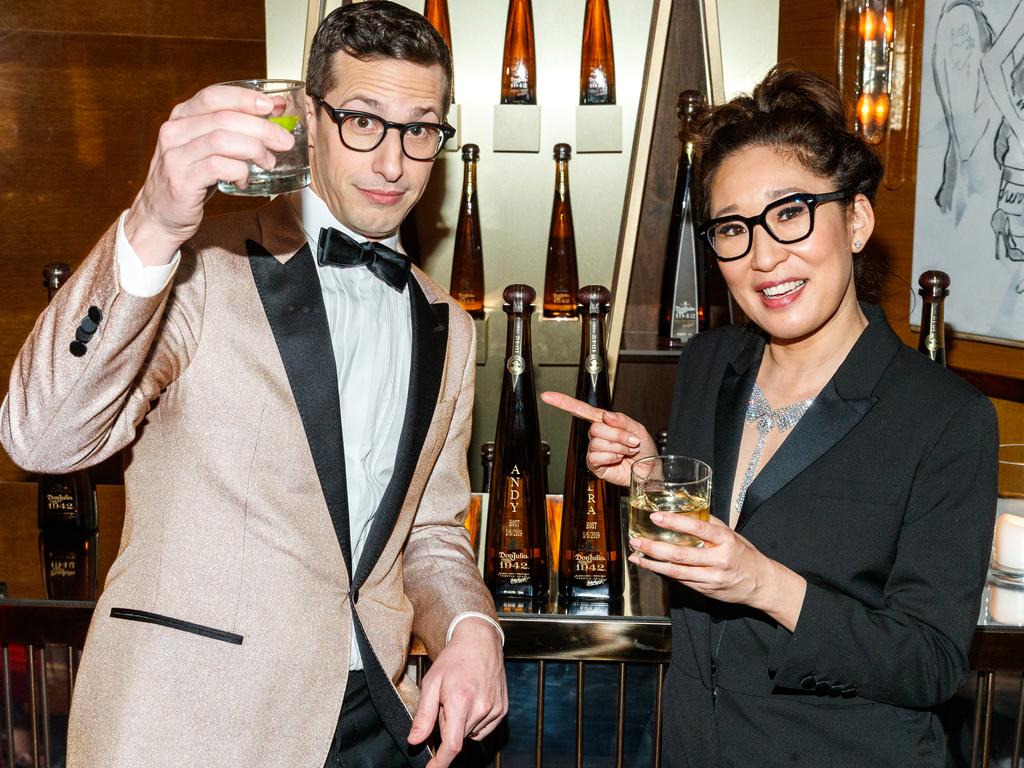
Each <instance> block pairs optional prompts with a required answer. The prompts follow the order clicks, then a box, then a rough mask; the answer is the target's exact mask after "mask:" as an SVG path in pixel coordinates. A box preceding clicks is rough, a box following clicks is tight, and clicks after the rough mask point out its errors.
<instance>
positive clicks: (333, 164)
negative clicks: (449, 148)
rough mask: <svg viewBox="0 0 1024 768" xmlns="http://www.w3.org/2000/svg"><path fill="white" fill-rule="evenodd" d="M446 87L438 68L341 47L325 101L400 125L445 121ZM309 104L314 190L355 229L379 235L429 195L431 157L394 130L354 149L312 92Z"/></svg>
mask: <svg viewBox="0 0 1024 768" xmlns="http://www.w3.org/2000/svg"><path fill="white" fill-rule="evenodd" d="M444 93H445V78H444V70H443V69H442V68H441V67H440V66H429V67H425V66H423V65H420V64H413V63H410V62H406V61H398V60H396V59H374V60H371V61H360V60H359V59H356V58H354V57H352V56H349V55H348V54H347V53H345V52H344V51H339V52H338V53H336V54H335V55H334V87H333V88H331V90H330V91H329V92H328V93H325V94H323V99H324V101H326V102H327V103H328V104H330V105H331V106H332V107H335V108H336V109H353V110H358V111H360V112H370V113H372V114H375V115H379V116H380V117H382V118H384V119H385V120H389V121H391V122H395V123H411V122H429V123H441V122H443V117H444V108H443V107H444V105H443V96H444ZM306 104H307V111H308V113H309V155H310V157H309V163H310V169H311V171H312V175H313V182H312V187H313V191H314V192H316V193H317V195H319V196H320V197H321V198H322V199H323V200H324V201H325V202H326V203H327V206H328V207H329V208H330V209H331V212H332V213H333V214H334V215H335V216H336V217H337V218H338V220H339V221H340V222H341V223H342V224H344V225H345V226H347V227H349V228H350V229H352V230H353V231H355V232H358V233H359V234H361V235H363V236H365V237H368V238H370V239H377V240H379V239H382V238H385V237H388V236H389V235H392V234H394V232H395V231H397V230H398V227H399V225H400V224H401V223H402V220H403V219H404V218H405V216H406V214H407V213H408V212H409V210H410V209H411V208H412V207H413V205H415V204H416V201H417V200H419V199H420V196H421V195H422V194H423V190H424V188H425V187H426V185H427V180H428V179H429V178H430V171H431V169H432V168H433V167H434V163H433V161H432V160H431V161H423V160H410V159H409V158H408V157H406V156H405V155H404V154H403V153H402V143H401V137H400V135H399V132H398V131H397V130H389V131H388V132H387V134H386V135H385V137H384V141H383V142H381V144H380V146H378V147H377V148H376V149H374V150H372V151H370V152H356V151H355V150H351V149H349V148H348V147H346V146H345V145H344V144H342V143H341V137H340V135H339V134H338V124H337V123H335V122H334V120H332V119H331V116H330V115H329V114H328V113H327V112H326V111H325V110H324V109H323V108H321V107H319V106H318V105H317V104H316V103H315V102H314V101H313V100H312V99H310V98H309V97H308V96H307V97H306Z"/></svg>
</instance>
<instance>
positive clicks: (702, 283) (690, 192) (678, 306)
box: [658, 91, 728, 347]
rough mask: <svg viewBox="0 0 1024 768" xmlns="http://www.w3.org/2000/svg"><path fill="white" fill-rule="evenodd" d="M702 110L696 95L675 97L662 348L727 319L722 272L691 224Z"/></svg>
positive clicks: (697, 206)
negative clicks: (673, 169) (676, 125)
mask: <svg viewBox="0 0 1024 768" xmlns="http://www.w3.org/2000/svg"><path fill="white" fill-rule="evenodd" d="M703 112H704V95H703V94H701V93H700V92H699V91H683V92H682V93H680V94H679V104H678V107H677V114H678V116H679V142H680V147H679V163H678V166H677V169H676V182H675V191H674V193H673V195H672V217H671V220H670V223H669V232H668V242H667V244H666V247H665V269H664V272H663V274H662V280H661V309H660V312H659V318H658V343H659V346H662V347H681V346H682V345H683V344H685V343H686V342H687V341H688V340H689V339H690V338H692V337H693V336H694V335H695V334H697V333H699V332H700V331H705V330H708V329H709V328H712V327H715V326H716V325H718V324H722V315H723V313H724V315H726V316H727V315H728V297H727V294H726V293H725V287H724V282H723V281H722V278H721V273H720V272H719V271H718V268H717V266H716V265H715V264H714V263H712V262H713V261H714V260H713V259H710V260H709V259H708V258H707V253H706V249H705V248H704V245H703V243H701V242H700V241H699V240H698V239H697V232H696V228H695V224H694V222H695V212H696V211H698V210H700V200H699V198H698V191H699V188H698V185H697V184H695V183H694V181H695V176H694V162H695V151H696V146H695V138H696V122H697V120H698V119H699V118H700V116H701V114H702V113H703ZM712 294H714V296H713V297H712ZM712 298H713V299H714V301H712ZM712 303H713V304H714V306H712ZM713 320H715V321H717V322H713Z"/></svg>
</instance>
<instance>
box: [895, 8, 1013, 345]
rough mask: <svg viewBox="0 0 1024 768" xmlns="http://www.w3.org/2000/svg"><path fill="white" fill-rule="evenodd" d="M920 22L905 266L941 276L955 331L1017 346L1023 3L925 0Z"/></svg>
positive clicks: (947, 312) (951, 327)
mask: <svg viewBox="0 0 1024 768" xmlns="http://www.w3.org/2000/svg"><path fill="white" fill-rule="evenodd" d="M924 24H925V28H924V49H923V51H922V61H921V102H920V103H921V121H920V131H919V139H918V156H917V191H916V206H915V214H914V255H913V274H914V275H919V274H920V273H921V272H923V271H924V270H927V269H941V270H943V271H945V272H947V273H949V276H950V280H951V287H950V297H949V299H948V300H947V302H946V322H947V323H948V324H949V326H950V330H951V331H952V332H953V333H954V334H955V335H958V336H964V337H969V338H977V339H979V340H982V341H992V342H996V343H1001V344H1011V345H1014V346H1024V0H984V2H981V0H927V2H926V4H925V14H924ZM915 298H916V296H915ZM919 303H920V302H918V304H919ZM912 311H913V312H914V313H915V314H917V313H919V311H920V307H919V306H917V307H915V308H912Z"/></svg>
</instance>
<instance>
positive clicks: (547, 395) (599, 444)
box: [540, 392, 658, 488]
mask: <svg viewBox="0 0 1024 768" xmlns="http://www.w3.org/2000/svg"><path fill="white" fill-rule="evenodd" d="M540 399H541V400H543V401H544V402H545V403H547V404H548V405H551V406H554V407H555V408H559V409H560V410H563V411H565V412H566V413H570V414H572V415H573V416H576V417H577V418H580V419H583V420H584V421H589V422H590V446H589V448H588V450H587V467H589V469H590V471H591V472H593V473H594V475H595V476H597V477H598V478H600V479H601V480H604V481H606V482H609V483H612V484H613V485H621V486H623V487H625V488H628V487H629V470H630V467H632V466H633V462H635V461H636V460H637V459H642V458H644V457H645V456H656V455H657V454H658V447H657V445H655V442H654V438H653V437H651V435H650V433H649V432H648V431H647V430H646V429H644V426H643V425H642V424H641V423H640V422H638V421H634V420H633V419H631V418H629V416H627V415H626V414H624V413H617V412H616V411H606V410H604V409H602V408H595V407H594V406H592V405H589V404H588V403H584V402H583V401H582V400H577V399H576V398H575V397H570V396H569V395H566V394H563V393H562V392H542V393H541V396H540Z"/></svg>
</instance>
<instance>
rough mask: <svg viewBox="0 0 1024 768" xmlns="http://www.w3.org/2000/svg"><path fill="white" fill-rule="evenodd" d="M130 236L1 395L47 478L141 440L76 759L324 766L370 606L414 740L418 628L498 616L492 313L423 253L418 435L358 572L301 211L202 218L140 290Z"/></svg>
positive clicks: (14, 446) (105, 244) (91, 765)
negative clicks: (481, 411) (476, 402)
mask: <svg viewBox="0 0 1024 768" xmlns="http://www.w3.org/2000/svg"><path fill="white" fill-rule="evenodd" d="M115 234H116V230H115V229H114V228H111V230H110V231H108V232H107V234H106V235H105V236H104V237H103V239H102V240H101V241H100V242H99V244H98V245H97V246H96V248H95V249H94V251H93V252H92V253H91V254H90V255H89V257H88V258H87V259H86V260H85V261H84V263H83V264H82V265H81V267H80V268H79V269H78V271H77V272H76V273H75V274H74V276H73V277H72V278H71V280H70V281H69V282H68V283H67V285H65V286H64V287H63V288H61V290H60V291H59V292H58V293H57V295H56V297H55V298H54V300H53V301H52V302H51V304H50V305H49V307H48V308H47V310H46V311H45V312H44V313H43V315H42V316H41V317H40V318H39V320H38V321H37V323H36V325H35V328H34V329H33V331H32V334H31V336H30V337H29V339H28V341H27V342H26V343H25V346H24V347H23V348H22V350H21V352H20V353H19V355H18V358H17V360H16V362H15V366H14V370H13V372H12V375H11V386H10V391H9V393H8V396H7V398H6V400H5V401H4V404H3V406H2V411H0V439H2V442H3V445H4V447H5V448H6V450H7V451H8V453H9V454H10V455H11V458H12V459H13V460H14V461H15V462H17V463H18V464H19V465H20V466H22V467H24V468H25V469H27V470H29V471H33V472H44V473H58V472H67V471H69V470H72V469H75V468H78V467H86V466H89V465H91V464H95V463H97V462H99V461H101V460H102V459H104V458H106V457H107V456H110V455H111V454H113V453H115V452H116V451H119V450H121V449H125V464H126V469H125V496H126V502H127V509H126V514H125V521H124V533H123V536H122V540H121V544H120V551H119V553H118V556H117V559H116V561H115V563H114V565H113V566H112V568H111V569H110V572H109V574H108V576H107V581H106V585H105V588H104V590H103V593H102V596H101V597H100V600H99V603H98V605H97V608H96V612H95V617H94V619H93V623H92V626H91V628H90V631H89V636H88V640H87V642H86V647H85V651H84V654H83V657H82V663H81V667H80V671H79V674H78V680H77V687H76V690H75V694H74V700H73V702H72V713H71V723H70V738H69V742H70V744H69V761H68V765H69V767H70V768H160V767H161V766H167V767H168V768H170V767H171V766H173V767H174V768H178V767H179V766H182V765H196V766H198V765H202V766H208V767H211V766H218V767H220V766H223V767H225V768H226V767H227V766H231V767H232V768H234V767H235V766H246V768H258V767H260V766H266V767H267V768H270V767H271V766H273V767H274V768H281V767H284V766H286V767H287V768H303V767H305V766H308V767H309V768H321V766H322V765H323V763H324V760H325V759H326V755H327V751H328V749H329V747H330V743H331V739H332V736H333V734H334V729H335V724H336V722H337V719H338V713H339V711H340V709H341V704H342V698H343V695H344V690H345V684H346V680H347V676H348V659H349V645H350V642H351V638H352V625H353V623H354V624H355V627H356V635H357V637H358V638H359V642H360V650H361V652H362V657H363V661H364V666H365V671H366V675H367V680H368V683H369V684H370V688H371V691H376V693H374V700H375V703H376V704H377V707H378V709H379V710H381V712H382V715H383V716H384V719H385V721H386V722H387V723H388V726H389V729H393V735H394V736H395V738H396V741H397V742H398V743H404V741H405V739H406V736H407V735H408V730H409V716H408V712H407V708H411V707H413V706H414V704H415V700H416V696H417V692H416V689H415V686H414V685H413V683H412V681H410V680H408V679H407V678H406V677H405V676H404V669H405V662H406V653H407V649H408V647H409V640H410V635H411V634H415V635H416V636H417V637H419V638H420V639H422V640H423V642H424V643H425V645H426V647H427V649H428V651H429V653H430V655H431V656H432V657H433V656H435V655H436V654H437V653H438V652H439V651H440V650H441V649H442V647H443V646H444V643H445V636H446V633H447V630H448V627H449V624H450V623H451V621H452V619H453V618H454V617H455V616H456V615H457V614H458V613H460V612H463V611H479V612H482V613H485V614H486V615H489V616H493V615H494V604H493V602H492V600H491V598H490V596H489V594H488V592H487V590H486V589H485V587H484V585H483V583H482V581H481V579H480V576H479V573H478V571H477V567H476V563H475V558H474V556H473V553H472V551H471V548H470V545H469V541H468V537H467V535H466V532H465V530H464V528H463V526H462V520H463V516H464V514H465V510H466V508H467V506H468V501H469V482H468V476H467V469H466V449H467V443H468V440H469V436H470V420H471V414H472V408H473V381H474V365H475V353H474V349H475V347H474V329H473V325H472V322H471V321H470V319H469V317H468V315H466V314H465V313H464V312H463V311H462V310H461V309H459V308H458V305H457V304H455V303H454V302H453V301H452V300H451V299H450V297H449V296H448V295H447V294H446V293H445V292H444V291H443V290H441V288H440V287H438V286H437V285H436V284H435V283H434V282H433V281H431V280H430V279H429V278H428V277H426V276H425V275H424V274H423V273H422V272H420V271H418V270H415V269H414V270H413V277H412V279H410V281H409V285H408V287H407V289H406V292H407V294H408V295H409V300H410V302H411V307H412V339H413V344H412V367H411V375H410V383H409V396H408V406H407V410H406V413H405V419H404V424H403V431H402V438H401V442H400V445H399V449H398V455H397V458H396V464H395V471H394V475H393V477H392V479H391V483H390V485H389V486H388V487H387V490H386V492H385V494H384V497H383V500H382V501H381V503H380V506H379V507H378V509H377V510H376V513H375V515H374V519H373V526H372V530H371V533H370V534H369V537H368V540H367V542H366V545H365V549H364V550H363V554H362V556H361V559H360V562H359V566H358V568H357V570H356V572H355V573H354V574H353V573H352V572H351V569H350V568H349V567H348V562H349V560H350V554H349V552H350V549H349V534H348V511H347V499H346V486H345V462H344V453H343V443H342V434H341V421H340V410H339V409H340V405H339V402H338V384H337V379H336V376H337V374H336V371H335V364H334V358H333V351H332V347H331V340H330V337H329V332H328V326H327V318H326V314H325V310H324V306H323V300H322V297H321V290H320V284H319V281H318V279H317V276H316V272H315V269H316V265H315V261H314V259H313V257H312V256H311V254H310V253H309V247H308V245H307V243H306V236H305V234H304V233H303V231H302V229H301V227H300V224H299V221H298V219H297V217H296V215H295V213H294V211H293V209H292V207H291V205H290V204H289V203H288V201H287V200H286V199H285V198H277V199H275V200H274V201H272V202H270V203H268V204H267V205H265V206H263V207H262V208H259V209H258V210H256V211H250V212H245V213H242V214H232V215H230V216H225V217H220V218H217V219H211V220H209V221H206V222H204V224H203V226H202V228H201V229H200V231H199V233H198V234H197V235H196V237H195V238H193V240H191V241H190V242H189V243H187V244H186V245H185V246H184V247H183V248H182V261H181V264H180V265H179V267H178V270H177V273H176V275H175V278H174V280H173V281H172V284H171V285H169V286H168V287H167V288H166V289H165V290H164V291H163V292H162V293H160V294H159V295H157V296H154V297H152V298H137V297H134V296H130V295H128V294H126V293H124V292H123V291H121V290H120V289H119V287H118V283H117V279H116V269H115V255H114V244H115ZM85 318H89V319H90V320H88V321H87V320H84V319H85ZM93 326H95V328H94V330H93V332H92V334H91V335H90V334H89V333H88V329H89V328H92V327H93ZM76 334H77V336H78V338H77V339H76ZM112 545H113V543H112V542H109V543H107V546H112ZM350 574H351V575H350ZM403 700H404V704H405V706H402V704H403ZM414 762H420V763H422V762H425V756H423V755H420V756H419V759H418V760H416V761H414Z"/></svg>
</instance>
